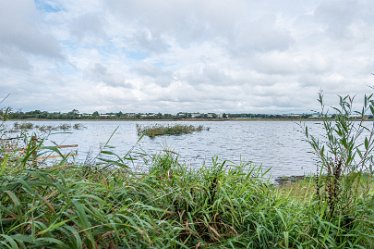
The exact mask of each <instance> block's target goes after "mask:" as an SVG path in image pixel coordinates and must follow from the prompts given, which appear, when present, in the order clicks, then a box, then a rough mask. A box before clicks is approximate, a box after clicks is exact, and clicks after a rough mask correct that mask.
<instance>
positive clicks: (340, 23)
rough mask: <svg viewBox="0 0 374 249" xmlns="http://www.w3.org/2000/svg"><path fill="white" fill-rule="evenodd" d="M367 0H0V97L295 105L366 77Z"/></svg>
mask: <svg viewBox="0 0 374 249" xmlns="http://www.w3.org/2000/svg"><path fill="white" fill-rule="evenodd" d="M373 10H374V2H372V1H369V0H359V1H349V0H347V1H337V0H329V1H303V2H300V1H296V0H287V1H276V0H268V1H246V0H233V1H214V0H203V1H201V0H200V1H198V0H177V1H176V0H154V1H147V0H136V1H135V0H125V1H124V0H48V1H47V0H38V1H37V4H35V3H33V2H32V1H27V0H13V1H10V0H9V1H2V2H0V87H1V90H2V92H3V93H4V95H5V94H7V93H10V94H11V97H10V98H9V99H8V100H7V101H8V103H7V104H9V105H10V106H13V107H15V108H16V109H17V108H22V109H24V110H30V109H43V110H44V109H45V110H61V111H68V110H71V109H73V108H77V109H79V110H80V111H82V112H83V111H87V112H93V111H95V110H99V111H119V110H122V111H125V112H126V111H128V112H133V111H135V112H178V111H206V112H215V111H224V112H305V111H309V110H311V109H313V108H315V107H316V103H315V97H316V94H317V93H318V91H319V90H320V89H324V90H325V92H326V94H327V97H328V98H330V97H333V96H336V95H337V94H346V93H351V94H362V93H364V92H366V91H369V88H367V86H368V85H370V84H372V82H373V80H374V79H373V77H372V76H371V72H373V71H374V60H373V59H372V56H371V50H372V44H374V28H373V27H374V17H373V15H372V13H373Z"/></svg>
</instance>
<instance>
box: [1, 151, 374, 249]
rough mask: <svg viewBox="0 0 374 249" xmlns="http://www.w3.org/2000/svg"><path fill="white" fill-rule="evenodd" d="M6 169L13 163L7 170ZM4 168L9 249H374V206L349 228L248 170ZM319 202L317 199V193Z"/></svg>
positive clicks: (360, 209)
mask: <svg viewBox="0 0 374 249" xmlns="http://www.w3.org/2000/svg"><path fill="white" fill-rule="evenodd" d="M3 162H4V161H3ZM9 167H10V165H9V164H8V163H5V164H4V163H2V171H1V175H0V203H1V205H0V245H1V246H0V247H1V248H31V247H32V248H347V247H356V248H372V247H373V246H374V244H373V235H372V228H373V224H374V211H373V210H374V209H373V198H372V199H361V198H360V197H357V198H356V199H355V203H354V205H352V207H353V209H352V210H351V212H352V214H354V215H355V216H356V217H357V218H356V219H354V220H353V221H352V222H351V223H350V224H349V225H347V224H346V223H345V222H344V221H343V220H340V218H339V217H337V218H336V219H335V220H327V219H326V218H325V217H326V216H325V214H324V212H325V210H321V209H316V208H315V201H314V199H313V198H312V197H311V198H306V199H303V200H300V198H295V196H294V195H290V194H289V193H288V192H287V191H284V190H282V191H281V190H279V189H277V188H276V187H274V186H272V185H271V184H270V183H266V182H263V181H262V180H260V179H262V172H261V170H259V169H258V168H256V167H253V166H252V165H249V164H241V165H231V166H229V164H228V163H227V162H220V161H218V160H216V159H214V160H213V166H212V167H210V168H207V167H201V168H200V169H197V170H191V169H189V168H187V167H186V166H184V165H181V164H179V163H178V160H177V159H176V158H175V157H174V156H173V155H172V154H164V155H159V156H156V157H155V158H154V160H153V162H152V164H151V165H150V169H149V172H148V173H147V174H133V173H131V171H129V170H128V169H127V170H124V168H116V169H115V168H112V169H110V170H108V169H99V168H91V167H90V168H86V167H85V166H69V165H59V166H54V167H50V168H43V169H35V168H24V167H23V166H21V165H19V166H15V165H12V166H11V167H12V168H11V169H10V168H9ZM312 195H313V194H312Z"/></svg>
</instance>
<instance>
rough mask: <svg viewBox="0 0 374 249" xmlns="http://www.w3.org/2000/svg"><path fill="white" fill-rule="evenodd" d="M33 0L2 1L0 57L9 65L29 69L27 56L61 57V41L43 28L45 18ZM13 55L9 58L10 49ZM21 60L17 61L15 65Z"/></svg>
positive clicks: (0, 5) (0, 13) (0, 3)
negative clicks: (38, 11) (59, 42)
mask: <svg viewBox="0 0 374 249" xmlns="http://www.w3.org/2000/svg"><path fill="white" fill-rule="evenodd" d="M40 18H41V17H40V16H38V13H37V12H36V9H35V6H34V4H33V3H32V2H31V1H26V0H15V1H1V2H0V57H1V58H2V59H0V60H2V64H7V66H8V67H12V68H13V67H14V68H21V69H29V68H30V64H31V63H28V60H29V58H28V56H30V55H33V56H35V55H36V56H43V57H47V58H49V59H51V58H53V59H56V58H57V59H61V58H62V55H61V53H60V50H59V44H58V42H57V41H56V40H55V39H54V38H53V37H52V36H51V35H49V34H48V33H47V32H45V31H42V29H41V28H40V26H42V22H41V20H40ZM10 51H11V53H12V54H14V58H9V56H8V55H9V52H10ZM18 63H19V64H18ZM15 64H18V65H15Z"/></svg>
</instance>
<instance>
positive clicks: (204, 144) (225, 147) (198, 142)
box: [34, 121, 316, 177]
mask: <svg viewBox="0 0 374 249" xmlns="http://www.w3.org/2000/svg"><path fill="white" fill-rule="evenodd" d="M77 122H80V123H82V124H84V126H86V127H87V128H86V129H82V130H72V132H71V133H69V134H61V133H57V134H52V135H51V136H50V137H49V141H48V143H52V142H55V143H57V144H79V155H78V158H77V160H79V161H84V160H85V159H86V157H87V156H88V155H89V154H90V155H91V156H92V155H96V154H97V153H98V151H99V148H100V146H102V145H103V144H104V143H105V142H106V141H107V140H108V139H109V137H110V136H111V135H112V133H113V132H114V131H115V130H116V128H117V127H118V129H117V131H116V133H115V134H114V136H113V137H112V139H111V141H110V145H112V146H115V149H114V152H116V153H117V154H124V153H126V152H127V151H128V150H130V149H131V148H132V146H133V145H135V144H136V142H137V141H138V136H137V133H136V124H139V125H147V126H149V125H153V124H156V123H157V124H164V125H167V124H175V123H181V122H167V121H71V122H69V121H35V122H34V123H35V124H38V125H58V124H60V123H72V124H73V123H77ZM188 124H191V125H203V126H205V127H210V130H209V131H202V132H198V133H194V134H188V135H181V136H161V137H156V138H153V139H150V138H148V137H144V138H143V139H142V140H141V141H140V142H139V144H138V146H137V148H138V149H141V150H143V151H144V152H146V153H147V154H154V153H158V152H160V151H162V150H163V149H165V148H169V149H172V150H173V151H174V152H176V153H177V154H178V155H179V158H180V161H182V162H185V163H187V164H188V165H191V166H192V167H198V166H200V165H202V164H203V163H206V164H208V165H209V163H210V161H211V158H212V157H213V156H216V155H217V156H219V158H220V159H222V160H230V161H233V162H239V161H240V160H242V161H252V162H254V163H255V164H257V165H262V166H263V167H264V168H266V169H267V168H271V170H270V174H271V175H272V176H274V177H276V176H281V175H303V174H310V173H314V172H315V162H314V157H313V155H312V154H310V153H309V152H310V148H309V145H308V144H307V143H306V142H305V141H303V138H304V136H303V134H302V133H301V132H300V128H299V125H298V123H296V122H288V121H252V122H246V121H222V122H214V121H202V122H188ZM308 126H313V128H315V129H316V126H315V125H314V124H313V123H312V122H309V123H308Z"/></svg>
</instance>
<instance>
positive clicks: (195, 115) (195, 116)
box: [191, 112, 203, 118]
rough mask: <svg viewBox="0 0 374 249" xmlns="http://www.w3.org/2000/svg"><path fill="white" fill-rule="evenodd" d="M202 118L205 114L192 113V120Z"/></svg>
mask: <svg viewBox="0 0 374 249" xmlns="http://www.w3.org/2000/svg"><path fill="white" fill-rule="evenodd" d="M202 116H203V114H201V113H199V112H194V113H191V118H201V117H202Z"/></svg>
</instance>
